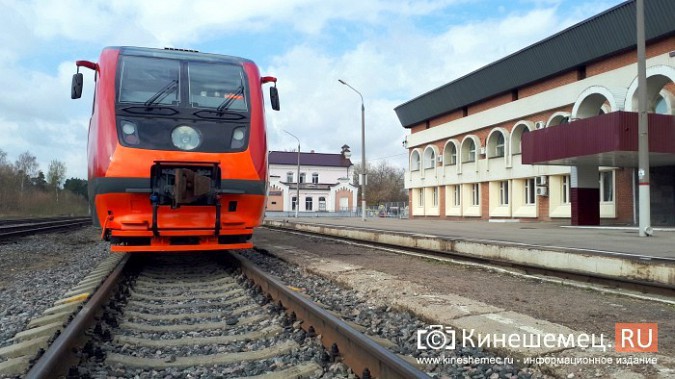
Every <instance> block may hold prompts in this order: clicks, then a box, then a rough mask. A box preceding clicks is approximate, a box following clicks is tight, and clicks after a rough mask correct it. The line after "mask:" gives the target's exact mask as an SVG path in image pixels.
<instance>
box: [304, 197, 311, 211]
mask: <svg viewBox="0 0 675 379" xmlns="http://www.w3.org/2000/svg"><path fill="white" fill-rule="evenodd" d="M305 210H306V211H311V210H312V198H311V197H306V198H305Z"/></svg>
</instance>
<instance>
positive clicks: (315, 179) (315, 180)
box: [312, 172, 319, 184]
mask: <svg viewBox="0 0 675 379" xmlns="http://www.w3.org/2000/svg"><path fill="white" fill-rule="evenodd" d="M312 183H314V184H319V174H317V173H316V172H315V173H313V174H312Z"/></svg>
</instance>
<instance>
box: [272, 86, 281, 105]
mask: <svg viewBox="0 0 675 379" xmlns="http://www.w3.org/2000/svg"><path fill="white" fill-rule="evenodd" d="M270 103H272V109H274V110H275V111H278V110H279V109H281V107H280V105H279V91H278V90H277V87H276V86H274V87H270Z"/></svg>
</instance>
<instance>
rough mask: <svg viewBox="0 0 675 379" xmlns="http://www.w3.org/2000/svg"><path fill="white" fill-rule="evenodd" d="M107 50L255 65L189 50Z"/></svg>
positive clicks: (135, 47) (227, 57) (239, 59)
mask: <svg viewBox="0 0 675 379" xmlns="http://www.w3.org/2000/svg"><path fill="white" fill-rule="evenodd" d="M106 49H114V50H119V52H120V54H122V55H136V56H144V57H157V58H174V59H176V58H178V59H189V60H199V61H205V62H226V63H234V64H243V63H246V62H249V63H253V61H252V60H250V59H246V58H241V57H235V56H231V55H222V54H213V53H202V52H199V51H197V50H188V49H175V48H168V47H166V48H163V49H158V48H152V47H138V46H109V47H106Z"/></svg>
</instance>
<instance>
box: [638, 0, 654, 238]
mask: <svg viewBox="0 0 675 379" xmlns="http://www.w3.org/2000/svg"><path fill="white" fill-rule="evenodd" d="M635 14H636V23H637V56H638V57H637V67H638V88H637V92H638V184H639V189H638V190H639V192H638V203H639V204H640V219H639V224H640V225H639V226H640V228H639V232H638V234H639V236H640V237H648V236H651V235H652V233H653V230H652V227H651V200H650V193H649V192H650V189H649V188H650V184H649V121H648V118H647V68H646V66H647V64H646V61H645V11H644V0H637V1H636V3H635Z"/></svg>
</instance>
